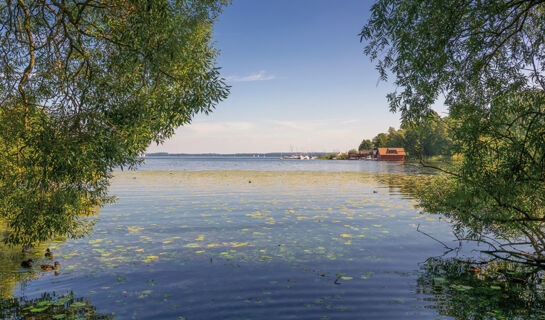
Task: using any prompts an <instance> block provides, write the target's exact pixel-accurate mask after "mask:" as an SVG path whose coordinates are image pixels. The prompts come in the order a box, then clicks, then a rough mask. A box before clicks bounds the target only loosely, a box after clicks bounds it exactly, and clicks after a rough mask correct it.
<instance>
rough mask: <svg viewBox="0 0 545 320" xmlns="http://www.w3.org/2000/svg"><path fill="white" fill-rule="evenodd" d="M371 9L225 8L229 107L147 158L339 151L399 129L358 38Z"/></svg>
mask: <svg viewBox="0 0 545 320" xmlns="http://www.w3.org/2000/svg"><path fill="white" fill-rule="evenodd" d="M371 5H372V1H365V0H359V1H352V0H342V1H331V0H329V1H322V0H274V1H261V0H233V3H232V5H231V6H230V7H227V8H226V9H225V11H224V13H223V14H222V15H221V17H220V19H219V21H218V23H217V24H216V27H215V40H216V47H217V48H218V49H220V50H221V55H220V57H219V58H218V66H220V67H221V68H222V75H223V76H224V77H225V78H226V79H227V82H228V83H229V84H230V85H231V86H232V88H231V94H230V96H229V97H228V98H227V100H225V101H223V102H221V103H220V104H219V105H218V106H217V108H216V110H215V111H214V112H213V113H211V114H210V115H208V116H205V115H199V116H197V117H195V118H194V120H193V122H192V123H191V124H190V125H187V126H185V127H182V128H180V129H178V130H177V132H176V135H175V136H174V137H172V138H171V139H170V140H168V141H167V142H165V143H164V144H163V145H159V146H155V145H153V146H151V147H150V148H149V149H148V151H149V152H160V151H164V152H170V153H237V152H254V153H258V152H275V151H283V152H286V151H292V150H293V151H299V152H307V151H346V150H348V149H350V148H355V147H357V146H358V145H359V143H360V141H361V140H362V139H363V138H372V137H373V136H375V135H376V134H377V133H379V132H385V131H386V130H387V129H388V127H389V126H394V127H396V128H397V127H398V126H399V115H398V114H392V113H390V112H389V111H388V106H387V101H386V97H385V96H386V94H387V93H388V92H389V91H391V90H392V89H393V87H392V86H391V85H390V84H388V83H384V82H379V81H378V79H379V77H378V73H377V72H376V70H375V66H374V64H373V63H371V62H370V61H369V59H368V57H367V56H365V55H364V54H363V47H364V44H362V43H360V41H359V37H358V33H359V31H360V30H361V27H362V26H363V25H364V24H365V22H366V21H367V18H368V17H369V9H370V7H371Z"/></svg>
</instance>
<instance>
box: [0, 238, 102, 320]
mask: <svg viewBox="0 0 545 320" xmlns="http://www.w3.org/2000/svg"><path fill="white" fill-rule="evenodd" d="M44 252H45V248H44V247H38V248H34V250H33V252H32V253H23V252H21V248H20V247H9V246H6V245H3V244H0V265H2V268H0V280H1V281H0V319H35V320H45V319H111V318H113V317H112V316H110V315H101V314H97V313H96V308H95V307H94V306H92V305H91V304H90V303H89V301H86V300H85V299H84V298H83V297H76V296H74V294H67V295H57V294H56V293H54V292H53V293H45V294H43V295H42V296H41V297H39V298H34V299H28V298H26V297H20V298H13V294H14V290H15V287H16V286H17V285H18V284H20V285H21V286H22V287H24V285H25V283H26V282H27V281H30V280H33V279H37V278H38V277H39V276H40V274H45V272H43V271H40V270H39V267H38V264H39V263H40V262H44V263H51V260H50V259H47V258H46V257H44ZM28 258H32V259H33V260H34V262H35V264H34V268H28V269H27V268H22V267H21V261H22V260H23V259H28Z"/></svg>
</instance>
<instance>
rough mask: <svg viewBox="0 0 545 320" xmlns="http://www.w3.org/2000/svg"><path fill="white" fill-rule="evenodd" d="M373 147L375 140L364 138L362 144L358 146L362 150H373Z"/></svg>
mask: <svg viewBox="0 0 545 320" xmlns="http://www.w3.org/2000/svg"><path fill="white" fill-rule="evenodd" d="M372 149H373V142H371V140H369V139H363V140H362V141H361V143H360V146H359V147H358V150H359V151H362V150H372Z"/></svg>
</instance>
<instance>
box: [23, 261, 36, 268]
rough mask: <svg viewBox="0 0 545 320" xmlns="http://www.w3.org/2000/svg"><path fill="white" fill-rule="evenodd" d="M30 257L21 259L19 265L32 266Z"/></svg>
mask: <svg viewBox="0 0 545 320" xmlns="http://www.w3.org/2000/svg"><path fill="white" fill-rule="evenodd" d="M32 262H33V261H32V259H28V260H23V262H21V267H23V268H32Z"/></svg>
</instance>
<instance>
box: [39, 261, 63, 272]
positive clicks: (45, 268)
mask: <svg viewBox="0 0 545 320" xmlns="http://www.w3.org/2000/svg"><path fill="white" fill-rule="evenodd" d="M60 265H61V264H60V263H59V262H58V261H55V263H54V264H53V265H49V264H41V265H40V269H42V270H43V271H51V270H57V269H58V268H59V267H60Z"/></svg>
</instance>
